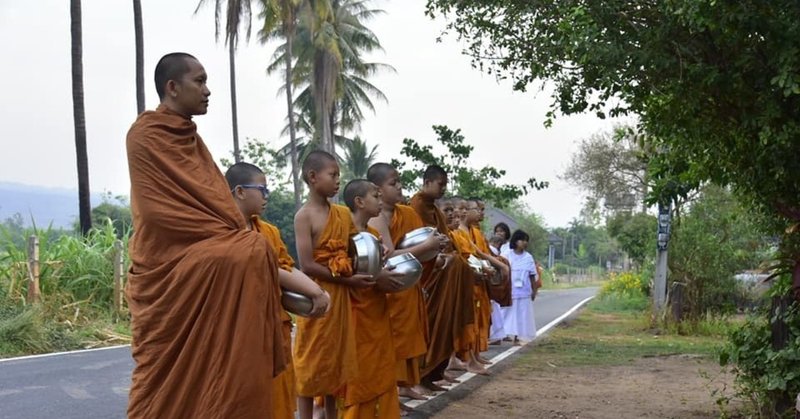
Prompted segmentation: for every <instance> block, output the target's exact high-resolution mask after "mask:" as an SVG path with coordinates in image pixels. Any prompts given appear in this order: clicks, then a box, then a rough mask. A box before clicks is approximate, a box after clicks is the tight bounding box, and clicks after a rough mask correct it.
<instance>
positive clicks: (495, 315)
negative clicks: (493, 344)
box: [489, 300, 506, 341]
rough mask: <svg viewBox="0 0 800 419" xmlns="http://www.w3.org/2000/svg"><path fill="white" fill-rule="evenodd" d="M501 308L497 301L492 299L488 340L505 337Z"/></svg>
mask: <svg viewBox="0 0 800 419" xmlns="http://www.w3.org/2000/svg"><path fill="white" fill-rule="evenodd" d="M504 322H505V320H504V319H503V308H502V307H500V304H497V301H494V300H492V327H491V328H489V341H496V340H500V339H503V338H504V337H506V329H505V327H503V326H504V324H503V323H504Z"/></svg>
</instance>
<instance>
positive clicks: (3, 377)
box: [0, 288, 597, 419]
mask: <svg viewBox="0 0 800 419" xmlns="http://www.w3.org/2000/svg"><path fill="white" fill-rule="evenodd" d="M596 292H597V289H596V288H582V289H573V290H560V291H544V292H542V293H541V294H540V295H539V297H537V299H536V303H535V304H534V307H535V309H534V310H535V315H536V323H537V326H538V327H539V328H542V327H544V326H545V325H547V324H548V323H550V322H552V321H553V320H554V319H556V318H558V317H559V316H561V315H562V314H564V313H565V312H567V311H568V310H569V309H570V308H572V307H573V306H575V305H576V304H577V303H579V302H580V301H582V300H584V299H586V298H587V297H590V296H592V295H594V294H595V293H596ZM508 347H509V344H508V343H503V345H501V346H492V347H491V349H490V352H489V354H488V356H487V358H492V357H494V356H495V355H497V354H498V353H500V352H503V351H505V350H507V349H508ZM504 362H505V361H504ZM132 369H133V360H132V359H131V356H130V348H129V347H128V346H123V347H117V348H110V349H102V350H93V351H77V352H70V353H64V354H55V355H48V356H40V357H29V358H21V359H8V360H0V418H2V419H23V418H24V419H38V418H61V419H72V418H74V419H85V418H124V417H125V410H126V405H127V401H128V389H129V387H130V377H131V370H132ZM485 379H486V378H484V377H480V379H473V380H470V381H474V382H475V384H472V385H473V386H474V385H479V384H480V380H485ZM461 387H463V389H460V392H461V393H463V392H464V391H468V389H469V388H470V386H467V385H463V386H461ZM448 393H450V392H448ZM458 394H459V392H457V391H455V390H454V391H453V395H452V396H450V395H445V396H442V397H438V398H437V399H435V400H433V401H431V402H428V403H426V404H425V405H423V406H420V408H419V409H418V410H419V412H420V413H421V414H424V415H427V414H430V413H433V412H434V411H436V410H439V409H440V408H441V406H442V405H443V404H446V403H447V401H448V399H451V398H452V397H456V396H458Z"/></svg>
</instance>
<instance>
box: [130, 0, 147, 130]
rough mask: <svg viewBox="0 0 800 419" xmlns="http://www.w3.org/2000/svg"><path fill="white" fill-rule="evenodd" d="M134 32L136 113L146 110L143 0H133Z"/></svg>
mask: <svg viewBox="0 0 800 419" xmlns="http://www.w3.org/2000/svg"><path fill="white" fill-rule="evenodd" d="M133 33H134V35H135V38H136V113H137V114H140V113H142V112H144V106H145V104H144V34H143V28H142V0H133Z"/></svg>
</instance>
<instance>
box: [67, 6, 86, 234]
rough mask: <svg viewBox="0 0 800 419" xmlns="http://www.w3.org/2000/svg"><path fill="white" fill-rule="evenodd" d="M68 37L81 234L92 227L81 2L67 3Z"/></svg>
mask: <svg viewBox="0 0 800 419" xmlns="http://www.w3.org/2000/svg"><path fill="white" fill-rule="evenodd" d="M69 11H70V22H71V25H70V33H71V36H72V116H73V119H74V125H75V154H76V157H77V159H76V160H77V163H78V214H79V216H78V219H79V220H80V227H81V233H82V234H83V235H86V234H87V233H89V230H90V229H91V228H92V204H91V201H90V200H89V196H90V195H89V157H88V155H87V152H86V115H85V113H84V109H83V39H82V29H81V0H70V8H69Z"/></svg>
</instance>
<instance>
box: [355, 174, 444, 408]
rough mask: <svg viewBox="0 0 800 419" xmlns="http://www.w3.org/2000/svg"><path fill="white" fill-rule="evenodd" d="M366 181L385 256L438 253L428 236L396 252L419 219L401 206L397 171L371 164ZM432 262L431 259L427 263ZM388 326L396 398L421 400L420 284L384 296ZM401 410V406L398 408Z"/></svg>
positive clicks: (424, 333)
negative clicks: (375, 201)
mask: <svg viewBox="0 0 800 419" xmlns="http://www.w3.org/2000/svg"><path fill="white" fill-rule="evenodd" d="M367 179H368V180H369V181H370V182H372V183H374V184H375V185H377V186H378V188H379V190H380V192H381V204H382V205H381V213H380V214H379V215H378V216H376V217H374V218H372V219H371V220H370V221H369V225H370V226H372V227H373V228H375V229H376V230H377V231H378V232H379V233H380V235H381V238H382V241H383V244H384V246H386V248H387V254H388V256H387V257H391V256H395V255H399V254H402V253H411V254H412V255H414V256H416V257H417V258H419V257H421V256H422V255H424V254H426V253H428V252H431V251H439V250H441V249H442V248H443V247H444V246H445V245H446V244H447V239H446V237H445V236H443V235H439V234H436V235H432V236H431V237H430V238H429V239H428V240H426V241H425V242H423V243H420V244H418V245H416V246H414V247H411V248H408V249H397V245H398V244H399V243H400V241H401V240H402V239H403V237H404V236H405V235H406V234H407V233H409V232H411V231H412V230H415V229H417V228H420V227H424V224H423V223H422V219H420V217H419V215H418V214H417V212H416V211H414V209H413V208H411V207H409V206H407V205H403V204H402V203H403V202H404V198H403V189H402V185H401V184H400V176H399V174H398V173H397V170H396V169H395V168H394V167H392V166H391V165H389V164H387V163H375V164H373V165H372V166H370V168H369V170H367ZM433 263H435V262H434V261H433V260H431V261H429V262H427V264H433ZM387 299H388V302H389V313H390V318H391V325H392V339H393V340H394V345H395V357H396V359H397V367H396V373H397V385H398V386H399V387H400V396H403V397H408V398H411V399H416V400H425V396H423V395H422V394H421V392H420V390H421V389H419V388H417V389H416V390H415V389H414V387H416V386H418V385H419V384H420V376H419V369H420V360H421V359H423V356H424V355H425V351H426V350H427V339H428V317H427V312H426V310H425V299H424V297H423V295H422V285H421V284H420V283H419V282H417V283H416V284H414V286H412V287H411V288H409V289H407V290H404V291H400V292H397V293H392V294H388V295H387ZM401 407H403V408H405V406H401Z"/></svg>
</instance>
